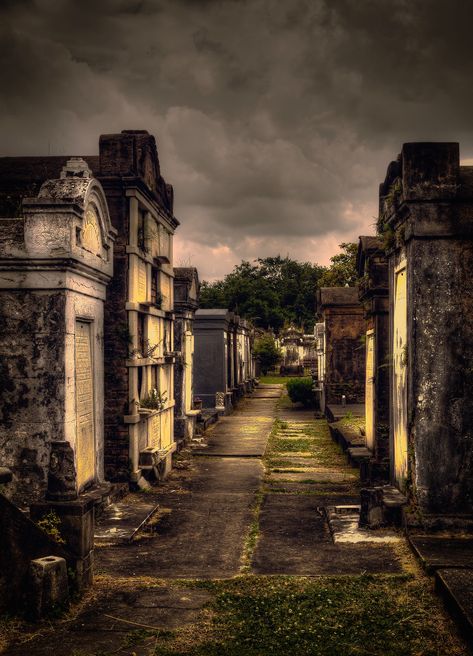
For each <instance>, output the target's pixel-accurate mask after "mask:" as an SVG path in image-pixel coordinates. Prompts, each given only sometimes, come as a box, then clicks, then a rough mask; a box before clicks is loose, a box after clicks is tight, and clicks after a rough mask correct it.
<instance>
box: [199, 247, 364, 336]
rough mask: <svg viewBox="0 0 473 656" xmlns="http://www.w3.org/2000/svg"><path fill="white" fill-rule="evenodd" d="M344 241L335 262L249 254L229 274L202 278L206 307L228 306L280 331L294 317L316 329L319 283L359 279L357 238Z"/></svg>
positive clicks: (308, 328)
mask: <svg viewBox="0 0 473 656" xmlns="http://www.w3.org/2000/svg"><path fill="white" fill-rule="evenodd" d="M340 247H341V249H342V253H339V254H338V255H334V256H333V257H332V258H331V261H332V264H331V265H330V266H329V267H323V266H320V265H318V264H312V263H310V262H297V261H296V260H292V259H290V258H289V257H284V258H283V257H281V256H280V255H277V256H276V257H265V258H258V259H257V260H254V262H253V263H251V262H247V261H246V260H243V261H242V262H241V263H240V264H238V265H236V266H235V267H234V269H233V271H232V272H231V273H229V274H227V275H226V276H225V278H224V279H223V280H217V281H216V282H206V281H204V282H203V283H202V286H201V290H200V307H202V308H228V309H229V310H231V311H233V312H236V313H237V314H239V315H240V316H242V317H244V318H245V319H250V320H251V321H252V322H253V323H254V324H255V325H256V326H258V327H260V328H264V329H265V330H268V329H270V328H272V329H273V330H274V331H275V332H276V333H278V332H279V331H280V330H281V328H282V327H283V326H284V325H286V324H289V323H294V324H295V325H297V326H301V327H302V328H303V329H304V330H305V331H306V332H312V330H313V326H314V322H315V292H316V289H317V288H318V287H333V286H337V285H342V286H343V285H345V284H349V285H352V284H354V283H355V281H356V266H355V261H356V248H357V247H356V244H348V243H343V244H340Z"/></svg>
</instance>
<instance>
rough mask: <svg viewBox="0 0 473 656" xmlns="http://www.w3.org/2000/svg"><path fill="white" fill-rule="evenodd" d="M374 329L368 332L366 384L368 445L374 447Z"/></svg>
mask: <svg viewBox="0 0 473 656" xmlns="http://www.w3.org/2000/svg"><path fill="white" fill-rule="evenodd" d="M374 340H375V337H374V330H368V332H367V333H366V384H365V413H366V446H367V447H368V449H372V450H373V449H374V430H375V429H374V403H375V386H374V371H375V368H374V366H375V365H374Z"/></svg>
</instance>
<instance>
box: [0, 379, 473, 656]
mask: <svg viewBox="0 0 473 656" xmlns="http://www.w3.org/2000/svg"><path fill="white" fill-rule="evenodd" d="M281 394H282V387H281V386H279V385H261V386H260V387H259V388H258V389H257V391H255V393H254V394H253V397H252V398H248V399H245V400H244V401H242V402H241V404H240V405H239V407H238V408H237V410H236V411H235V412H234V414H233V415H231V416H229V417H224V418H222V419H221V420H220V421H219V422H218V423H217V424H215V425H214V426H212V427H211V429H210V430H209V431H208V435H207V436H206V437H205V439H204V440H203V441H202V442H198V441H195V443H194V444H193V445H191V447H190V448H187V449H186V450H184V451H183V452H181V453H180V454H179V455H178V457H177V461H176V468H175V469H174V471H173V472H172V474H171V476H170V478H169V480H168V481H167V482H166V483H165V484H163V486H162V487H160V488H159V489H157V491H153V492H151V493H148V494H139V495H130V497H129V499H128V500H129V503H130V504H132V503H137V506H138V507H141V506H143V505H144V506H146V507H148V505H152V504H153V503H154V504H156V503H157V504H158V510H157V511H156V513H155V514H154V516H152V518H151V520H150V522H149V523H148V526H147V527H146V528H145V529H144V530H141V531H140V532H139V533H138V535H137V536H136V537H135V538H134V539H133V541H132V542H128V543H124V542H123V541H122V542H120V540H119V536H118V537H117V540H116V541H109V542H107V541H104V540H103V541H101V543H100V544H99V545H98V547H97V549H96V564H97V576H96V586H95V587H94V589H93V590H92V591H91V592H90V593H88V594H87V595H86V597H85V598H84V599H83V600H82V601H81V602H80V604H79V605H78V606H76V607H75V608H74V609H73V611H72V612H70V613H69V614H66V615H65V616H63V617H61V618H59V619H57V620H54V621H52V622H50V621H47V622H46V621H45V622H43V623H42V624H41V625H40V627H39V629H40V630H39V634H38V631H37V628H38V627H36V629H34V627H32V626H31V625H20V626H19V629H20V631H21V633H20V631H19V632H18V636H19V637H17V645H16V646H14V647H11V648H10V649H9V650H7V651H6V652H5V653H6V654H9V655H10V656H13V655H15V656H19V655H23V654H25V653H28V654H29V655H30V656H35V655H36V656H46V654H51V653H55V654H57V655H58V656H62V655H64V656H111V655H112V654H118V655H122V656H125V655H128V656H150V655H154V656H180V655H182V656H184V655H185V654H186V655H193V656H237V655H238V656H266V654H276V655H278V656H283V655H284V656H286V655H287V654H297V655H301V656H304V655H306V654H307V655H309V656H310V655H312V654H313V655H319V654H320V655H325V656H332V655H335V656H336V655H339V656H346V655H360V654H367V655H373V654H377V655H379V656H381V655H383V656H386V655H387V656H390V655H392V656H399V654H416V655H419V656H420V655H425V656H427V655H428V654H438V655H445V656H446V655H447V654H449V655H452V654H453V655H461V654H466V653H467V651H466V648H465V647H464V645H463V643H462V642H461V641H460V639H459V638H458V636H457V634H456V630H455V629H454V627H453V625H452V623H451V622H450V620H448V619H447V617H446V615H445V613H444V612H443V610H442V608H441V605H440V603H439V601H438V599H437V598H436V597H435V595H434V594H433V592H432V583H431V580H430V579H428V578H427V577H426V576H425V575H424V574H423V573H422V572H421V571H420V570H419V568H418V566H417V565H416V561H415V559H414V558H413V556H412V554H411V553H410V552H409V550H408V548H407V547H406V545H405V542H404V539H403V538H401V536H400V535H399V534H389V532H388V533H386V534H385V535H384V538H383V539H384V540H385V541H382V542H365V541H364V542H360V541H359V540H360V539H364V540H365V539H366V536H361V538H360V535H359V533H358V532H357V529H356V526H354V525H353V521H352V515H350V514H348V515H345V514H344V513H339V511H340V510H350V508H349V507H350V506H353V505H356V504H357V503H358V501H359V482H358V475H357V473H356V470H354V469H352V468H351V467H349V466H348V465H347V462H346V459H345V456H344V455H343V454H342V452H341V451H340V450H339V447H338V446H337V445H335V444H334V443H333V442H332V440H331V438H330V434H329V430H328V425H327V422H326V421H325V419H316V418H315V417H314V413H313V411H307V410H301V409H294V408H293V407H292V405H291V403H290V402H289V400H288V398H287V396H285V395H284V396H282V398H281ZM336 507H338V510H334V509H335V508H336ZM340 507H342V508H340ZM347 507H348V508H347ZM329 515H330V517H331V518H332V519H331V521H330V523H329V522H328V521H327V516H329ZM33 630H35V631H36V635H29V632H32V631H33Z"/></svg>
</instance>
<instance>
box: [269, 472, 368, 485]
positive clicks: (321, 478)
mask: <svg viewBox="0 0 473 656" xmlns="http://www.w3.org/2000/svg"><path fill="white" fill-rule="evenodd" d="M270 476H271V479H272V480H275V481H295V482H299V483H301V482H304V481H307V482H313V483H344V482H348V481H357V480H358V477H357V476H356V475H355V474H350V473H344V472H338V471H327V470H319V471H309V472H308V471H303V472H274V471H272V472H271V474H270Z"/></svg>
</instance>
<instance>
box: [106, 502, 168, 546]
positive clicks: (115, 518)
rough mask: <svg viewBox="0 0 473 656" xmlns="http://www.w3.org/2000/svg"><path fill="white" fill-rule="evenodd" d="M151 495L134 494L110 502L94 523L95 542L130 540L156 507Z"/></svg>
mask: <svg viewBox="0 0 473 656" xmlns="http://www.w3.org/2000/svg"><path fill="white" fill-rule="evenodd" d="M153 496H154V495H153V494H152V493H148V494H146V495H139V494H134V495H128V496H126V497H125V498H124V499H122V500H121V501H118V502H116V503H111V504H110V505H109V506H108V507H107V508H106V509H105V510H104V512H103V514H102V516H101V517H100V521H99V522H97V523H96V525H95V530H94V541H95V544H100V543H103V542H105V543H121V542H124V543H126V542H130V541H131V540H132V539H133V537H134V536H135V535H136V533H137V532H138V531H139V530H140V528H141V527H142V526H144V525H145V523H146V522H147V520H148V519H149V518H150V517H151V515H152V514H153V513H154V512H155V511H156V510H157V509H158V502H157V500H154V499H153Z"/></svg>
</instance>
